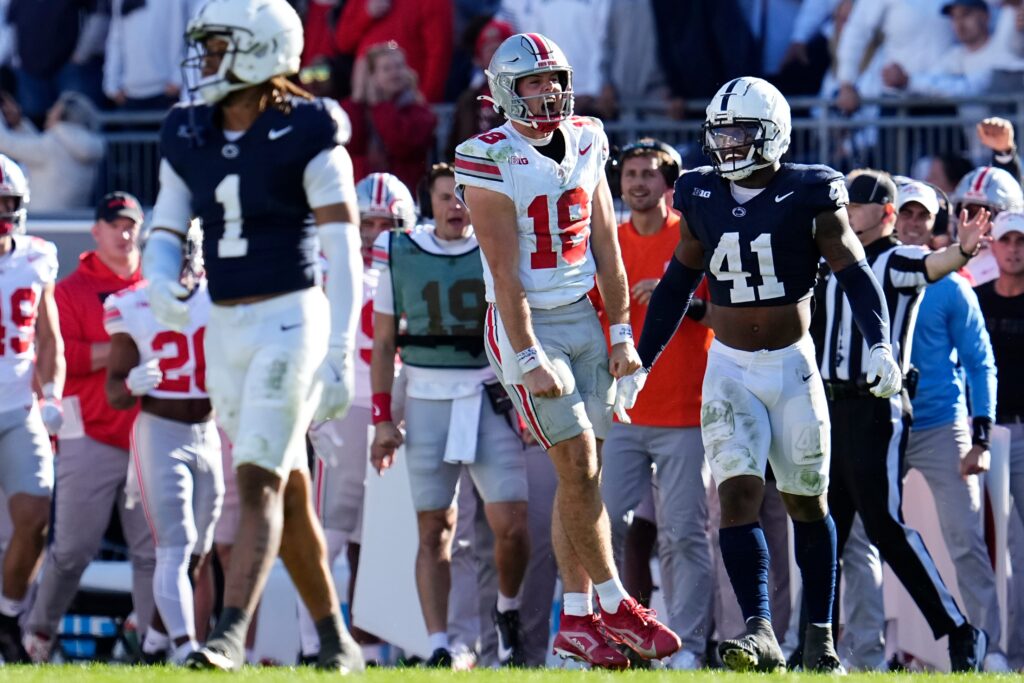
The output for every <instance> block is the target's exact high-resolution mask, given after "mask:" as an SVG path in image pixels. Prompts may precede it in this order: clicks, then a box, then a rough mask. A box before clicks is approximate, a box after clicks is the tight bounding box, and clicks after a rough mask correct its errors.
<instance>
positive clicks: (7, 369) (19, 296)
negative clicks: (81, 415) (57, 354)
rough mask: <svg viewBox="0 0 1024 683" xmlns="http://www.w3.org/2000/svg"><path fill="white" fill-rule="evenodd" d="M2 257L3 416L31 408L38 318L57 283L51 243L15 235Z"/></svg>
mask: <svg viewBox="0 0 1024 683" xmlns="http://www.w3.org/2000/svg"><path fill="white" fill-rule="evenodd" d="M11 237H12V240H13V242H12V248H11V250H10V251H9V252H7V254H5V255H4V256H0V412H4V411H8V410H13V409H15V408H22V407H25V406H30V405H32V401H33V400H34V399H33V396H32V370H33V368H34V367H35V363H34V361H35V357H36V341H35V339H36V317H37V316H38V313H39V302H40V301H41V300H42V298H43V289H44V288H45V287H46V285H48V284H50V283H51V282H54V281H55V280H56V279H57V247H56V246H54V244H53V243H52V242H47V241H46V240H43V239H39V238H38V237H29V236H28V235H12V236H11Z"/></svg>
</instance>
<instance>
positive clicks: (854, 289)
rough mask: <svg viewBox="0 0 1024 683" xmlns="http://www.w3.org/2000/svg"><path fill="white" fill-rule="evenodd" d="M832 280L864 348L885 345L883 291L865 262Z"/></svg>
mask: <svg viewBox="0 0 1024 683" xmlns="http://www.w3.org/2000/svg"><path fill="white" fill-rule="evenodd" d="M836 279H837V280H838V281H839V285H840V286H841V287H842V288H843V291H844V292H846V297H847V298H848V299H849V300H850V308H851V309H853V320H854V322H856V323H857V328H858V329H859V330H860V333H861V334H862V335H863V336H864V341H866V342H867V343H868V348H871V347H873V346H875V345H876V344H888V343H889V311H888V309H887V308H886V306H885V294H884V293H883V292H882V287H881V285H879V284H878V280H877V279H876V278H875V274H874V272H872V270H871V268H870V267H868V264H867V261H864V260H860V261H857V263H855V264H853V265H852V266H848V267H846V268H843V269H842V270H840V271H839V272H837V273H836ZM645 329H646V326H645Z"/></svg>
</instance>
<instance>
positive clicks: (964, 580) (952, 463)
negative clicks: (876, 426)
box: [903, 422, 1002, 652]
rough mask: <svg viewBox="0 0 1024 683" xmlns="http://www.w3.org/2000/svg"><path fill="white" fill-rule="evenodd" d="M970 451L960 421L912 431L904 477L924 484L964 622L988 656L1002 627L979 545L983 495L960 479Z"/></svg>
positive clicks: (975, 482) (974, 483) (974, 480)
mask: <svg viewBox="0 0 1024 683" xmlns="http://www.w3.org/2000/svg"><path fill="white" fill-rule="evenodd" d="M970 449H971V432H970V430H969V428H968V427H967V423H966V422H960V423H952V424H948V425H942V426H940V427H932V428H931V429H914V430H913V431H911V432H910V440H909V441H908V442H907V453H906V455H905V456H904V459H903V462H904V472H906V471H907V470H910V469H915V470H917V471H918V472H920V473H921V474H922V475H924V478H925V481H927V482H928V488H930V489H931V492H932V496H933V497H934V498H935V507H936V510H937V511H938V515H939V524H940V526H941V528H942V537H943V539H944V540H945V541H946V547H947V548H948V549H949V555H950V557H951V558H952V560H953V566H954V567H956V582H957V585H958V586H959V588H960V595H961V596H962V598H963V601H964V608H965V609H966V612H967V617H968V619H970V621H971V623H972V624H974V625H975V626H977V627H978V628H983V629H985V632H986V633H988V643H989V646H988V650H989V652H1000V651H1001V650H1002V648H1001V647H1000V645H999V641H1000V640H1001V639H1002V627H1001V624H1000V620H999V602H998V600H997V598H996V576H995V572H994V571H993V569H992V564H991V562H990V561H989V557H988V547H987V546H986V545H985V529H984V519H983V515H984V491H983V489H982V486H981V478H980V477H977V476H971V477H968V478H967V479H966V480H965V479H964V478H963V477H961V476H960V458H961V457H962V456H963V455H964V454H966V453H967V451H969V450H970Z"/></svg>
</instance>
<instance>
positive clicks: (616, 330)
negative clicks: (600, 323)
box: [608, 325, 633, 346]
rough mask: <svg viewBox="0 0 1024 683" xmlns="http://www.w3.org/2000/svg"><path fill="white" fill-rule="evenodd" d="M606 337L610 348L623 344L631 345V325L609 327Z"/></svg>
mask: <svg viewBox="0 0 1024 683" xmlns="http://www.w3.org/2000/svg"><path fill="white" fill-rule="evenodd" d="M608 337H609V338H610V339H611V342H612V346H615V345H616V344H621V343H623V342H628V343H630V344H632V343H633V327H632V326H631V325H611V326H610V327H609V328H608Z"/></svg>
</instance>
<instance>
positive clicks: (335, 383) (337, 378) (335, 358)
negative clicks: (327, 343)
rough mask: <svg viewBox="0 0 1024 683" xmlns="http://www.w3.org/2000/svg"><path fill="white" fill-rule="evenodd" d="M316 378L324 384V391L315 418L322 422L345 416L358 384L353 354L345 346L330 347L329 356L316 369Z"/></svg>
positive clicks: (316, 420)
mask: <svg viewBox="0 0 1024 683" xmlns="http://www.w3.org/2000/svg"><path fill="white" fill-rule="evenodd" d="M316 379H317V381H318V382H320V383H322V384H323V393H322V394H321V395H320V405H318V406H317V409H316V413H314V415H313V420H314V421H315V422H320V421H322V420H333V419H335V418H339V417H344V416H345V413H347V412H348V407H349V405H350V404H351V403H352V396H353V395H354V394H355V386H356V369H355V364H354V363H353V362H352V357H351V354H349V353H347V352H346V350H345V348H344V347H340V346H331V347H329V348H328V349H327V357H326V358H324V362H323V363H321V364H320V367H319V368H318V369H317V371H316Z"/></svg>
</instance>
